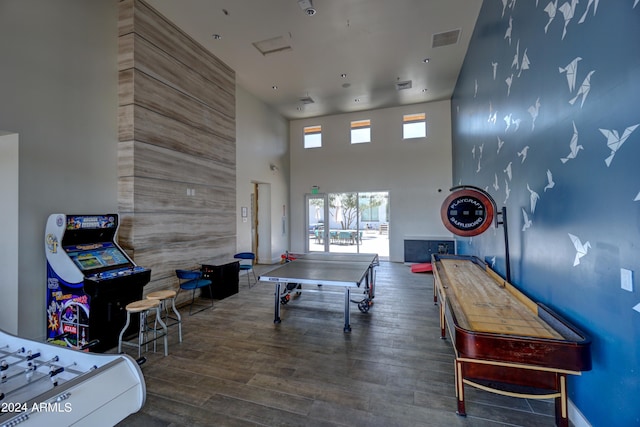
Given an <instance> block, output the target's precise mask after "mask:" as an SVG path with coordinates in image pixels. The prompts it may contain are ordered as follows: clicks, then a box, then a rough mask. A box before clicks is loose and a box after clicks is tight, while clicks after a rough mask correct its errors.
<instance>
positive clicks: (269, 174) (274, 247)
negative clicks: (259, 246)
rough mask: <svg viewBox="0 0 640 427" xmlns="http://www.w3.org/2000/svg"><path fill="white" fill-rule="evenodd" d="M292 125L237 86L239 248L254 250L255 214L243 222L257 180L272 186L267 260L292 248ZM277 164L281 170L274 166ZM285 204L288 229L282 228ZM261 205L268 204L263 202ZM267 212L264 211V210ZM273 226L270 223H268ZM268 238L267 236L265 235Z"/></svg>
mask: <svg viewBox="0 0 640 427" xmlns="http://www.w3.org/2000/svg"><path fill="white" fill-rule="evenodd" d="M288 146H289V129H288V122H287V120H285V119H284V118H283V117H282V116H281V115H280V114H278V113H277V112H276V111H275V110H273V109H271V108H269V107H267V106H266V105H265V104H264V103H262V102H261V101H260V100H258V99H257V98H255V97H254V96H253V95H251V94H249V93H248V92H247V91H245V90H244V89H243V88H241V87H238V86H237V87H236V162H237V164H236V201H237V202H236V203H237V235H236V242H237V251H238V252H240V251H250V250H251V237H252V236H251V218H250V217H249V218H248V219H247V222H242V217H241V209H242V207H243V206H244V207H247V209H248V211H249V215H251V194H252V193H253V187H254V183H260V184H268V185H269V187H270V197H269V199H270V204H271V206H270V211H269V212H268V214H269V216H270V224H271V227H270V234H271V238H270V243H268V244H267V245H268V246H267V247H266V248H265V249H264V250H262V251H261V254H262V255H263V256H261V259H260V262H261V263H263V264H268V263H273V262H278V261H279V260H280V254H281V253H283V252H284V251H285V250H287V249H289V224H288V217H289V147H288ZM271 164H273V165H275V166H276V167H277V170H273V171H272V170H271V169H270V165H271ZM283 206H284V212H285V215H284V216H285V230H284V231H285V232H284V233H283V230H282V228H283V227H282V217H283ZM260 208H261V209H264V208H265V206H264V205H261V206H260ZM262 213H263V214H264V212H262ZM266 228H269V227H266ZM261 238H262V240H263V241H265V240H266V239H265V236H261Z"/></svg>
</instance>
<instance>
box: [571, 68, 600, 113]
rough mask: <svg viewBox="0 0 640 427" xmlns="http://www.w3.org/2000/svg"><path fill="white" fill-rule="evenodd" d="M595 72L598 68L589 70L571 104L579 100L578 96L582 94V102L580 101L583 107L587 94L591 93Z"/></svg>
mask: <svg viewBox="0 0 640 427" xmlns="http://www.w3.org/2000/svg"><path fill="white" fill-rule="evenodd" d="M595 72H596V70H592V71H589V74H587V77H585V78H584V80H583V81H582V84H581V85H580V89H578V92H576V96H575V97H573V98H572V99H571V100H570V101H569V104H571V105H573V104H574V103H575V102H576V101H577V100H578V98H580V97H581V96H582V102H581V103H580V108H582V106H583V105H584V101H585V99H587V95H589V91H590V90H591V76H592V75H593V73H595Z"/></svg>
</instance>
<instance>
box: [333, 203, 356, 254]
mask: <svg viewBox="0 0 640 427" xmlns="http://www.w3.org/2000/svg"><path fill="white" fill-rule="evenodd" d="M357 235H358V193H329V252H342V253H350V252H351V253H357V252H358V242H357Z"/></svg>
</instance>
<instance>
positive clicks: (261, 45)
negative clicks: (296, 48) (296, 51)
mask: <svg viewBox="0 0 640 427" xmlns="http://www.w3.org/2000/svg"><path fill="white" fill-rule="evenodd" d="M252 44H253V46H254V47H255V48H256V49H258V52H260V53H261V54H263V55H264V56H267V55H271V54H272V53H277V52H284V51H287V50H291V45H289V43H288V42H287V41H286V40H285V38H284V37H282V36H278V37H274V38H272V39H267V40H262V41H259V42H253V43H252Z"/></svg>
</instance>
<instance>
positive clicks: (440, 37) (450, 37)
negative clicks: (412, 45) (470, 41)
mask: <svg viewBox="0 0 640 427" xmlns="http://www.w3.org/2000/svg"><path fill="white" fill-rule="evenodd" d="M459 38H460V29H457V30H451V31H445V32H444V33H438V34H434V35H433V37H432V42H431V47H442V46H449V45H452V44H456V43H458V39H459Z"/></svg>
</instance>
